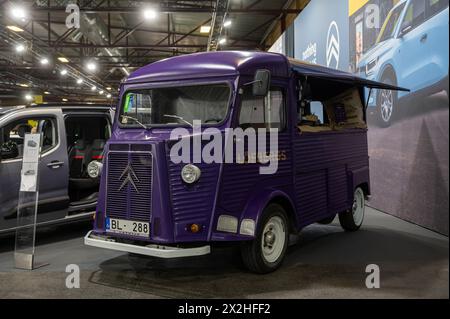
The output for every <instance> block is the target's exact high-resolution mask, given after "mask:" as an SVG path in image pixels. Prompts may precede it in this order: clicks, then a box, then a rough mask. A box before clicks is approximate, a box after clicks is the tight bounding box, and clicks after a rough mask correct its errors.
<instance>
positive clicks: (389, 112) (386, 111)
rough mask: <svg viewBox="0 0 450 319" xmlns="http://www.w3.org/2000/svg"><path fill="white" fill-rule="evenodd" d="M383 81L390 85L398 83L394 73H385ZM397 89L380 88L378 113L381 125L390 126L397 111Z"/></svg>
mask: <svg viewBox="0 0 450 319" xmlns="http://www.w3.org/2000/svg"><path fill="white" fill-rule="evenodd" d="M381 82H383V83H384V84H389V85H396V83H395V82H396V81H395V80H394V79H393V76H392V75H384V76H383V77H382V79H381ZM397 99H398V93H397V91H391V90H378V97H377V114H378V123H379V125H380V126H381V127H389V126H390V125H391V124H392V120H393V117H394V116H395V112H396V111H397V109H396V108H397Z"/></svg>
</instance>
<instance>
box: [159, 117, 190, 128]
mask: <svg viewBox="0 0 450 319" xmlns="http://www.w3.org/2000/svg"><path fill="white" fill-rule="evenodd" d="M163 116H165V117H170V118H173V119H177V120H180V121H182V122H184V123H186V124H188V125H189V126H190V127H194V126H193V125H192V124H191V123H190V122H188V121H186V120H185V119H184V118H182V117H181V116H178V115H171V114H164V115H163Z"/></svg>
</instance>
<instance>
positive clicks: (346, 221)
mask: <svg viewBox="0 0 450 319" xmlns="http://www.w3.org/2000/svg"><path fill="white" fill-rule="evenodd" d="M365 208H366V196H365V194H364V191H363V190H362V188H361V187H358V188H357V189H355V192H354V193H353V204H352V207H351V209H350V210H348V211H346V212H343V213H341V214H339V222H340V224H341V226H342V228H344V229H345V230H346V231H356V230H358V229H359V228H360V227H361V225H362V223H363V221H364V214H365Z"/></svg>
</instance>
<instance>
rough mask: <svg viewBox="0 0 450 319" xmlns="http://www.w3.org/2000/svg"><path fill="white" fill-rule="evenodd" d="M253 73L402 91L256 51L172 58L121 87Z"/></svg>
mask: <svg viewBox="0 0 450 319" xmlns="http://www.w3.org/2000/svg"><path fill="white" fill-rule="evenodd" d="M257 69H268V70H269V71H270V72H271V74H272V76H275V77H288V76H290V74H291V72H296V73H299V74H301V75H304V76H308V77H313V78H320V79H324V80H329V81H339V82H343V83H346V84H351V85H356V86H366V87H371V88H385V89H391V90H397V89H400V90H406V89H402V88H397V87H394V86H390V85H384V84H381V83H378V82H374V81H369V80H365V79H362V78H359V77H357V76H355V75H353V74H351V73H347V72H343V71H339V70H335V69H330V68H327V67H324V66H320V65H316V64H310V63H307V62H304V61H299V60H294V59H288V58H286V57H285V56H284V55H282V54H278V53H269V52H258V51H217V52H201V53H194V54H188V55H181V56H176V57H172V58H168V59H164V60H160V61H157V62H154V63H152V64H149V65H146V66H144V67H142V68H139V69H138V70H136V71H134V72H133V73H132V74H130V76H129V77H128V79H127V80H126V81H125V83H141V82H154V81H165V80H175V79H180V78H182V79H196V78H197V79H200V78H205V77H214V76H216V77H218V76H232V75H253V74H254V72H255V70H257Z"/></svg>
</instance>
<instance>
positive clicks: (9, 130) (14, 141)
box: [1, 118, 58, 159]
mask: <svg viewBox="0 0 450 319" xmlns="http://www.w3.org/2000/svg"><path fill="white" fill-rule="evenodd" d="M1 131H2V134H3V136H2V141H3V143H2V145H1V148H2V158H4V159H20V158H22V156H23V149H24V140H25V134H27V133H39V132H41V133H42V152H46V151H48V150H50V149H51V148H53V147H54V146H56V144H57V138H58V136H57V129H56V122H55V121H54V120H52V119H50V118H23V119H20V120H17V121H14V122H12V123H9V124H7V125H6V126H4V127H3V128H2V130H1Z"/></svg>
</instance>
